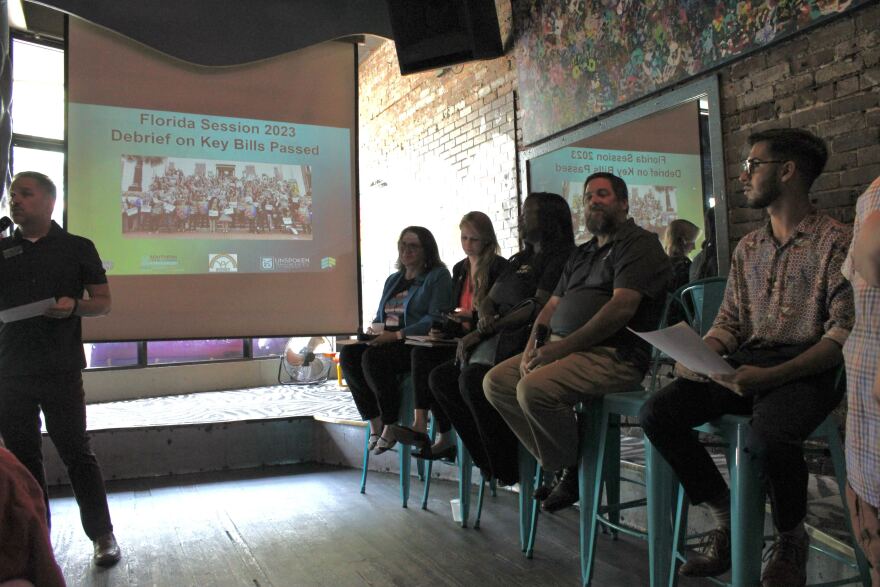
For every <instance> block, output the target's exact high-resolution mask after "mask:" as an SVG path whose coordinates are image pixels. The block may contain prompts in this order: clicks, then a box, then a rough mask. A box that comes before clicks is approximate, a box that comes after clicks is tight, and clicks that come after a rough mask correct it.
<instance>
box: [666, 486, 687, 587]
mask: <svg viewBox="0 0 880 587" xmlns="http://www.w3.org/2000/svg"><path fill="white" fill-rule="evenodd" d="M687 520H688V501H687V498H686V497H685V494H684V487H682V486H681V485H679V486H678V491H677V495H676V498H675V524H674V525H673V528H672V560H671V561H670V564H669V577H668V581H669V582H668V584H669V587H677V585H678V564H679V563H680V562H681V561H682V558H683V557H684V542H685V534H686V533H687Z"/></svg>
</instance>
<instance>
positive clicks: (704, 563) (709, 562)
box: [678, 528, 730, 577]
mask: <svg viewBox="0 0 880 587" xmlns="http://www.w3.org/2000/svg"><path fill="white" fill-rule="evenodd" d="M700 550H701V551H702V552H701V553H700V554H697V555H692V556H690V557H688V560H687V562H686V563H684V564H683V565H681V567H679V569H678V574H679V575H683V576H685V577H715V576H717V575H720V574H722V573H724V572H725V571H727V570H728V569H729V568H730V528H715V529H714V530H712V531H710V532H709V533H708V534H706V535H705V536H704V537H703V540H702V541H701V542H700Z"/></svg>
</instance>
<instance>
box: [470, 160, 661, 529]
mask: <svg viewBox="0 0 880 587" xmlns="http://www.w3.org/2000/svg"><path fill="white" fill-rule="evenodd" d="M583 198H584V214H585V215H586V223H587V228H588V229H589V230H590V232H591V233H592V234H593V235H595V236H594V237H593V238H592V240H590V241H589V242H587V243H586V244H583V245H581V246H580V247H578V248H577V249H576V250H575V251H574V252H573V253H572V255H571V257H569V259H568V262H567V263H566V265H565V268H564V269H563V272H562V277H561V278H560V280H559V284H558V285H557V286H556V290H555V291H554V292H553V295H552V296H551V298H550V300H549V301H548V302H547V304H546V305H545V306H544V308H543V309H542V310H541V313H540V314H539V315H538V318H537V319H536V320H535V326H534V328H533V330H532V335H531V337H530V338H529V342H528V344H527V345H526V350H525V352H524V353H523V354H521V355H517V356H515V357H512V358H510V359H508V360H506V361H504V362H502V363H500V364H498V365H497V366H495V367H494V368H493V369H492V370H491V371H489V373H488V374H487V375H486V378H485V379H484V380H483V390H484V392H485V394H486V398H487V399H488V400H489V402H490V403H491V404H492V405H493V406H494V407H495V409H496V410H498V412H499V413H500V414H501V416H502V417H503V418H504V420H505V421H506V422H507V424H508V426H510V428H511V429H512V430H513V431H514V433H515V434H516V435H517V437H518V438H519V439H520V441H521V442H522V443H523V445H524V446H525V447H526V448H527V449H528V450H529V452H531V453H532V454H533V455H535V457H536V458H537V459H538V461H539V462H540V463H541V466H542V467H543V468H544V470H546V471H557V479H558V482H557V483H556V485H555V487H554V488H553V490H552V491H548V490H547V488H539V490H538V491H536V493H535V496H536V498H537V499H543V501H544V504H543V508H544V509H545V510H547V511H556V510H558V509H561V508H564V507H567V506H570V505H572V504H573V503H574V502H576V501H577V500H578V482H577V458H578V432H577V422H576V420H575V415H574V411H573V407H574V405H575V404H577V403H578V402H581V401H588V400H589V399H590V398H591V397H595V396H599V395H603V394H606V393H613V392H618V391H628V390H632V389H634V388H636V387H638V385H639V384H640V383H641V381H642V378H643V377H644V373H645V371H646V370H647V367H648V360H649V352H650V350H649V348H648V345H647V344H645V343H644V342H642V341H641V340H640V339H639V338H638V337H636V336H635V335H633V334H632V333H630V332H628V331H627V329H626V327H627V326H629V327H631V328H633V329H634V330H639V331H643V330H653V329H655V328H656V326H657V321H658V319H659V317H660V312H661V310H662V307H663V303H664V300H665V298H666V291H667V287H668V285H669V280H670V279H671V275H672V273H671V269H670V264H669V259H668V258H667V257H666V254H665V253H664V252H663V248H662V247H661V246H660V241H659V239H658V238H657V235H655V234H653V233H650V232H648V231H646V230H644V229H642V228H640V227H638V226H636V224H635V223H634V222H633V220H632V219H631V218H627V214H628V211H629V193H628V191H627V187H626V183H625V182H624V181H623V180H622V179H620V178H619V177H617V176H615V175H612V174H610V173H604V172H603V173H594V174H592V175H591V176H589V177H588V178H587V180H586V182H585V183H584V196H583ZM548 326H549V328H550V330H551V331H552V333H553V337H552V340H551V341H550V342H548V343H547V344H545V345H543V346H541V347H540V348H536V345H535V339H536V332H538V331H539V330H541V329H544V328H547V327H548Z"/></svg>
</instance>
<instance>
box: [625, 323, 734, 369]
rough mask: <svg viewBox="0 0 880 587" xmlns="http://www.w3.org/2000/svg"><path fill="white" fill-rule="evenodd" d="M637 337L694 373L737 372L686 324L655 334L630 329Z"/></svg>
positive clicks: (655, 331) (658, 331)
mask: <svg viewBox="0 0 880 587" xmlns="http://www.w3.org/2000/svg"><path fill="white" fill-rule="evenodd" d="M628 330H629V331H630V332H632V333H633V334H635V335H636V336H638V337H640V338H642V339H644V340H647V341H648V342H649V343H651V344H652V345H654V346H655V347H657V348H658V349H660V350H661V351H662V352H664V353H666V354H667V355H669V356H670V357H672V358H673V359H675V360H676V361H678V362H679V363H681V364H682V365H684V366H685V367H687V368H688V369H690V370H691V371H693V372H694V373H699V374H700V375H706V376H709V375H729V374H732V373H734V372H735V370H734V368H733V367H731V366H730V365H729V364H728V363H727V361H725V360H724V359H723V358H722V357H721V355H719V354H718V353H716V352H715V351H713V350H712V349H710V348H709V346H708V345H707V344H706V343H705V341H703V339H702V338H700V335H699V334H697V333H696V332H694V331H693V329H692V328H691V327H690V326H688V325H687V324H686V323H685V322H679V323H678V324H676V325H674V326H670V327H668V328H663V329H662V330H654V331H653V332H636V331H635V330H633V329H632V328H628Z"/></svg>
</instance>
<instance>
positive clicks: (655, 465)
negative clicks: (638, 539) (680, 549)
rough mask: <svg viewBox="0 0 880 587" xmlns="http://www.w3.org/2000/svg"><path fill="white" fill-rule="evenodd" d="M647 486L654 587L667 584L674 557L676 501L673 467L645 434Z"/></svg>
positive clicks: (650, 561) (649, 543)
mask: <svg viewBox="0 0 880 587" xmlns="http://www.w3.org/2000/svg"><path fill="white" fill-rule="evenodd" d="M644 444H645V460H646V462H645V465H646V467H645V468H646V479H645V481H646V482H645V487H646V493H647V496H648V568H649V569H650V573H651V587H664V586H665V585H666V584H667V583H668V582H669V577H668V575H667V573H668V572H669V568H670V564H671V563H672V561H671V560H670V557H671V556H672V543H673V535H674V534H673V527H672V520H670V518H669V506H670V505H671V504H672V503H673V497H672V494H673V478H674V474H673V472H672V467H670V466H669V464H668V463H667V462H666V460H665V459H664V458H663V457H662V456H661V455H660V452H659V451H658V450H657V449H656V448H654V445H652V444H651V442H650V441H649V440H648V437H647V436H646V437H645V441H644Z"/></svg>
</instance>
